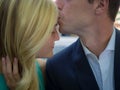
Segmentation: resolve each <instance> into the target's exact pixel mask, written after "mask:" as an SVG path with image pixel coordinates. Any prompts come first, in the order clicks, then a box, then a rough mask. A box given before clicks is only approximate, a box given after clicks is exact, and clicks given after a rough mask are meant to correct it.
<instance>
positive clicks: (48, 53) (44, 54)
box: [37, 28, 59, 58]
mask: <svg viewBox="0 0 120 90" xmlns="http://www.w3.org/2000/svg"><path fill="white" fill-rule="evenodd" d="M57 40H59V33H58V31H57V30H56V28H54V30H53V32H52V33H51V36H50V37H49V38H48V40H47V41H46V43H45V44H44V46H43V47H42V48H41V49H40V51H39V53H38V55H37V58H49V57H52V56H53V48H54V44H55V41H57Z"/></svg>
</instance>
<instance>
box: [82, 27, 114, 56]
mask: <svg viewBox="0 0 120 90" xmlns="http://www.w3.org/2000/svg"><path fill="white" fill-rule="evenodd" d="M115 36H116V33H115V28H113V33H112V36H111V38H110V41H109V42H108V45H107V47H106V48H105V51H107V50H109V51H114V50H115ZM80 42H81V44H82V47H83V49H84V52H85V54H86V55H88V54H92V52H91V51H90V50H89V49H87V48H86V47H85V46H84V44H83V43H82V41H81V40H80Z"/></svg>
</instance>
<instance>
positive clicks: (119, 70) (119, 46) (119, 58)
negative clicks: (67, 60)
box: [114, 30, 120, 90]
mask: <svg viewBox="0 0 120 90" xmlns="http://www.w3.org/2000/svg"><path fill="white" fill-rule="evenodd" d="M114 79H115V90H120V31H118V30H116V41H115V57H114Z"/></svg>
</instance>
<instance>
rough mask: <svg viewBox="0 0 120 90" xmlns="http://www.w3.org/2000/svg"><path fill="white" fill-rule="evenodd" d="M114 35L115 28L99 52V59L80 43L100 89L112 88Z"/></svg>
mask: <svg viewBox="0 0 120 90" xmlns="http://www.w3.org/2000/svg"><path fill="white" fill-rule="evenodd" d="M115 35H116V33H115V29H113V33H112V36H111V38H110V41H109V42H108V45H107V47H106V48H105V50H104V51H103V52H102V53H101V54H100V56H99V59H98V58H97V56H96V55H95V54H93V53H92V52H91V51H90V50H88V49H87V48H86V47H85V46H84V45H83V44H82V46H83V49H84V52H85V55H86V56H87V59H88V62H89V64H90V66H91V68H92V71H93V74H94V76H95V79H96V81H97V84H98V86H99V88H100V90H114V74H113V70H114V48H115ZM81 43H82V42H81Z"/></svg>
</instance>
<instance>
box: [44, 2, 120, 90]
mask: <svg viewBox="0 0 120 90" xmlns="http://www.w3.org/2000/svg"><path fill="white" fill-rule="evenodd" d="M56 4H57V6H58V9H59V10H60V17H59V24H60V32H61V33H64V34H76V35H78V36H79V37H80V39H78V40H77V41H76V42H75V43H73V44H72V45H71V46H69V47H68V48H66V49H64V50H63V51H62V52H60V53H58V54H56V55H55V56H54V57H53V58H51V59H50V60H48V61H47V66H46V80H47V81H46V90H120V31H118V30H117V29H115V28H114V26H113V23H114V21H115V17H116V14H117V12H118V8H119V4H120V0H56Z"/></svg>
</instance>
